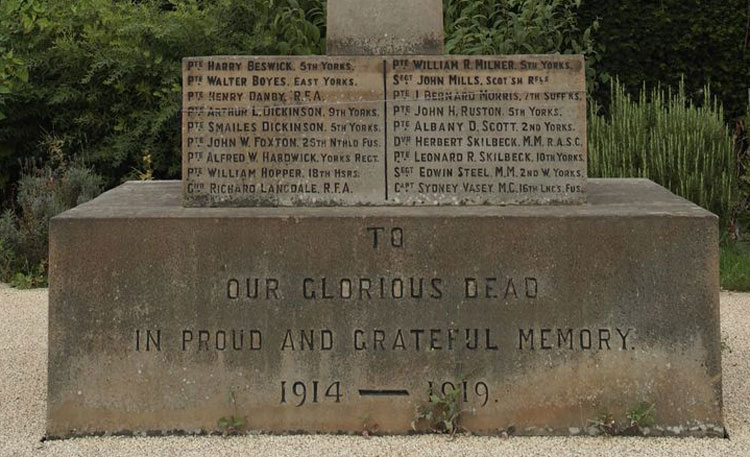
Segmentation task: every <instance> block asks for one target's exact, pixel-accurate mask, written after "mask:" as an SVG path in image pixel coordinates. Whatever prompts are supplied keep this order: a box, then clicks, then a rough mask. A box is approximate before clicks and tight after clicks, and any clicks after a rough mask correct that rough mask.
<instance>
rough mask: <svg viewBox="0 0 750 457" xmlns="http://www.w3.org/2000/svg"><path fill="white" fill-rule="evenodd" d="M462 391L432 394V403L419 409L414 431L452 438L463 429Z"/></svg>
mask: <svg viewBox="0 0 750 457" xmlns="http://www.w3.org/2000/svg"><path fill="white" fill-rule="evenodd" d="M461 403H462V402H461V391H460V390H459V389H452V390H449V391H448V392H438V393H434V392H431V393H430V401H429V402H428V403H427V404H426V405H423V406H420V407H419V408H417V417H416V418H415V419H414V420H413V421H412V423H411V427H412V429H414V430H422V429H423V428H422V427H423V426H426V428H427V430H429V431H431V432H433V433H449V434H450V435H451V436H453V435H455V434H456V432H458V431H460V430H461V429H462V428H461V426H460V425H459V421H460V419H461V414H463V413H464V412H466V411H465V410H463V409H461Z"/></svg>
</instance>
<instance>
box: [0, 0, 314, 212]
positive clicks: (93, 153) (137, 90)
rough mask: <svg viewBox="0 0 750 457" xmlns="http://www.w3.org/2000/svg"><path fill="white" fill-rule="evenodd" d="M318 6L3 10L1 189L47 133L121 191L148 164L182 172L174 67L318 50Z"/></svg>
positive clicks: (181, 4) (86, 4) (29, 2)
mask: <svg viewBox="0 0 750 457" xmlns="http://www.w3.org/2000/svg"><path fill="white" fill-rule="evenodd" d="M324 19H325V10H324V2H322V1H321V0H283V1H268V0H215V1H210V2H207V1H202V0H177V1H171V2H166V1H163V0H141V1H138V2H131V1H112V0H78V1H75V2H59V1H51V0H2V1H1V2H0V59H2V60H0V112H2V113H5V115H6V116H7V117H6V119H4V120H0V170H3V172H4V173H5V174H7V176H6V177H5V181H3V176H2V173H0V186H2V185H5V187H4V189H5V195H6V198H7V196H8V195H9V192H8V187H7V184H8V183H10V182H12V181H15V180H16V179H18V178H19V177H20V172H21V169H20V165H19V164H18V159H19V158H27V157H35V158H37V159H39V160H42V161H46V159H47V157H48V156H47V150H46V148H45V147H44V145H43V143H44V142H43V138H44V137H45V135H53V136H54V137H55V138H57V139H59V140H60V141H61V142H62V147H63V148H64V149H65V150H67V151H71V152H72V153H73V154H75V155H77V156H81V157H83V158H85V160H86V162H87V163H89V164H90V165H92V166H93V167H94V168H95V169H96V170H97V172H98V173H100V174H102V175H103V176H104V177H105V179H106V184H107V186H113V185H116V184H119V182H120V181H121V179H122V177H123V176H126V175H127V173H129V172H130V171H131V170H132V169H133V168H139V167H140V166H141V160H142V158H143V157H144V156H145V155H149V156H150V157H151V160H152V166H153V169H154V175H155V177H156V178H162V179H163V178H175V177H179V173H180V157H181V155H180V139H179V138H180V116H179V110H180V105H181V61H182V58H183V57H185V56H191V55H214V54H310V53H320V52H322V51H323V49H324V48H323V40H322V33H324V28H323V22H324Z"/></svg>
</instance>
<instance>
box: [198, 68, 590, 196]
mask: <svg viewBox="0 0 750 457" xmlns="http://www.w3.org/2000/svg"><path fill="white" fill-rule="evenodd" d="M183 79H184V81H183V83H184V88H185V89H184V100H183V106H184V108H183V109H184V113H183V196H184V204H185V205H186V206H332V205H420V204H429V205H434V204H447V205H451V204H504V203H553V202H554V203H580V202H582V201H583V200H584V197H585V194H584V191H585V180H586V101H585V100H586V99H585V90H584V80H585V78H584V65H583V58H582V57H581V56H555V55H543V56H541V55H540V56H534V55H526V56H471V57H469V56H401V57H376V56H372V57H370V56H360V57H323V56H306V57H278V56H274V57H245V56H243V57H239V56H231V57H226V56H222V57H191V58H187V59H185V60H184V61H183Z"/></svg>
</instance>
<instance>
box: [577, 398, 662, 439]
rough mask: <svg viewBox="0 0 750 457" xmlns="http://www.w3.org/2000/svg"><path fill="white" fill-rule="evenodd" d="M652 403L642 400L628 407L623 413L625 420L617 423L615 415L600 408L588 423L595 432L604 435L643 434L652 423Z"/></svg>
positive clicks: (653, 407)
mask: <svg viewBox="0 0 750 457" xmlns="http://www.w3.org/2000/svg"><path fill="white" fill-rule="evenodd" d="M654 409H655V405H654V404H653V403H650V402H647V401H642V402H638V404H636V405H635V406H633V407H632V408H630V409H629V410H628V412H627V413H626V415H625V418H626V420H625V422H624V423H622V424H618V422H617V420H616V419H615V417H614V416H613V415H612V414H611V413H610V412H609V411H608V410H607V409H604V410H602V411H601V412H600V413H599V415H598V416H596V418H594V419H591V420H589V425H590V426H591V427H593V428H594V429H595V430H596V432H598V433H599V434H602V435H606V436H638V435H644V434H645V433H646V432H647V430H646V429H647V428H648V427H651V426H652V425H654Z"/></svg>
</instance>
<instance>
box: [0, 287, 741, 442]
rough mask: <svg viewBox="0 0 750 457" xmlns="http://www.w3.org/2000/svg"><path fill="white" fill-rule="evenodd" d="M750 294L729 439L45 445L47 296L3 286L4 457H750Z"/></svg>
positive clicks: (734, 335)
mask: <svg viewBox="0 0 750 457" xmlns="http://www.w3.org/2000/svg"><path fill="white" fill-rule="evenodd" d="M748 311H750V294H740V293H731V292H723V293H722V294H721V323H722V339H723V341H725V342H726V344H727V348H726V350H725V351H724V353H723V370H724V408H725V409H724V411H725V421H726V426H727V430H728V432H729V436H730V439H695V438H648V439H644V438H509V439H502V438H487V437H458V438H456V439H454V440H449V439H448V438H446V437H445V436H436V435H431V436H413V437H411V436H410V437H374V438H369V439H368V438H364V437H354V436H326V435H308V436H262V435H261V436H257V435H256V436H245V437H232V438H221V437H167V438H126V437H103V438H85V439H70V440H60V441H46V442H41V441H40V439H41V437H42V435H43V434H44V420H45V414H46V407H45V395H46V388H47V384H46V383H47V380H46V368H47V290H46V289H38V290H32V291H17V290H14V289H10V288H8V287H7V286H5V285H3V284H0V316H1V317H0V370H1V371H0V373H2V380H1V381H0V457H5V456H55V457H58V456H59V457H65V456H99V455H106V456H138V457H142V456H159V455H165V456H166V455H170V456H171V455H179V456H207V455H226V456H230V455H252V456H272V457H277V456H286V455H290V456H291V455H303V456H311V457H312V456H314V457H317V456H329V455H330V456H353V455H367V456H463V455H470V456H485V455H486V456H490V455H491V456H503V455H510V456H513V457H523V456H555V457H557V456H584V455H607V456H609V455H612V456H628V455H645V456H680V457H683V456H750V424H748V421H749V420H750V313H749V312H748Z"/></svg>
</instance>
